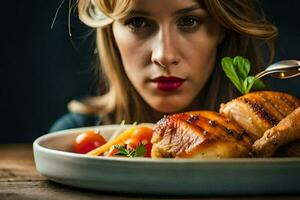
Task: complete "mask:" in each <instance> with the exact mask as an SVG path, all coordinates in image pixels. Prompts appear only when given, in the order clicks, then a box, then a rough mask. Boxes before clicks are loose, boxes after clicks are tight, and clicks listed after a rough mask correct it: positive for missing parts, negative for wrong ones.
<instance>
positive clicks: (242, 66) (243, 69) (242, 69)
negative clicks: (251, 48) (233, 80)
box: [233, 56, 251, 80]
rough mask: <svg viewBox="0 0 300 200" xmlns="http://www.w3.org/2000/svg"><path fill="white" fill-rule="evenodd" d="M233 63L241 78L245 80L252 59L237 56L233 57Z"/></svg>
mask: <svg viewBox="0 0 300 200" xmlns="http://www.w3.org/2000/svg"><path fill="white" fill-rule="evenodd" d="M233 65H234V66H235V69H236V72H237V74H238V76H239V77H240V79H242V80H245V79H246V78H247V76H248V74H249V72H250V68H251V65H250V61H249V60H248V59H247V58H243V57H241V56H236V57H234V59H233Z"/></svg>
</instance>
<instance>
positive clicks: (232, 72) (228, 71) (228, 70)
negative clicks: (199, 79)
mask: <svg viewBox="0 0 300 200" xmlns="http://www.w3.org/2000/svg"><path fill="white" fill-rule="evenodd" d="M221 65H222V69H223V71H224V72H225V75H226V76H227V77H228V78H229V79H230V80H231V81H232V83H233V84H234V85H235V87H236V88H237V89H238V90H239V91H240V92H241V93H243V85H242V83H241V80H240V78H239V76H238V74H237V72H236V69H235V67H234V64H233V59H232V58H230V57H224V58H223V59H222V61H221Z"/></svg>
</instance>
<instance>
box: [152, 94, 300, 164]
mask: <svg viewBox="0 0 300 200" xmlns="http://www.w3.org/2000/svg"><path fill="white" fill-rule="evenodd" d="M153 130H154V133H153V137H152V140H151V142H152V143H153V148H152V152H151V156H152V157H154V158H159V157H171V158H200V159H201V158H229V157H230V158H234V157H247V156H249V155H250V154H252V153H254V155H256V156H259V157H267V156H273V155H274V154H275V155H288V156H300V100H299V99H298V98H296V97H294V96H292V95H289V94H286V93H282V92H273V91H260V92H252V93H249V94H247V95H244V96H241V97H238V98H236V99H233V100H232V101H230V102H228V103H225V104H221V107H220V113H216V112H212V111H194V112H187V113H180V114H174V115H169V116H166V117H164V118H163V119H161V120H160V121H159V122H158V123H156V125H155V126H154V128H153ZM253 143H254V144H253ZM252 145H253V146H252Z"/></svg>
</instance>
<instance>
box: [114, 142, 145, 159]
mask: <svg viewBox="0 0 300 200" xmlns="http://www.w3.org/2000/svg"><path fill="white" fill-rule="evenodd" d="M114 147H115V148H116V149H118V150H119V151H118V153H116V155H120V156H126V157H129V158H135V157H144V156H145V154H146V147H145V145H143V144H139V145H138V146H137V148H136V149H126V148H125V147H123V146H121V145H118V144H116V145H115V146H114Z"/></svg>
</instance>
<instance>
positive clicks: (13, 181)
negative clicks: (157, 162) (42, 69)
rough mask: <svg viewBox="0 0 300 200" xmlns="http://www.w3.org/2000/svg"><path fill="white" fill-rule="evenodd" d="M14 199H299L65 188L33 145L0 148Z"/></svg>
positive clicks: (0, 171)
mask: <svg viewBox="0 0 300 200" xmlns="http://www.w3.org/2000/svg"><path fill="white" fill-rule="evenodd" d="M2 199H3V200H11V199H14V200H15V199H20V200H28V199H34V200H37V199H43V200H47V199H55V200H60V199H72V200H77V199H78V200H86V199H87V200H90V199H105V200H122V199H124V200H129V199H148V200H151V199H210V200H214V199H219V200H231V199H242V200H248V199H249V200H250V199H251V200H264V199H272V200H273V199H278V200H279V199H285V200H294V199H295V200H296V199H300V195H299V196H276V197H274V196H252V197H240V196H235V197H212V196H210V197H189V198H184V197H167V196H162V197H159V196H144V195H128V194H117V193H106V192H96V191H89V190H83V189H78V188H73V187H68V186H64V185H61V184H58V183H54V182H52V181H49V180H47V179H46V178H45V177H43V176H41V175H40V174H39V173H38V172H37V171H36V168H35V165H34V160H33V154H32V145H31V144H7V145H3V144H2V145H0V200H2Z"/></svg>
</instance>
